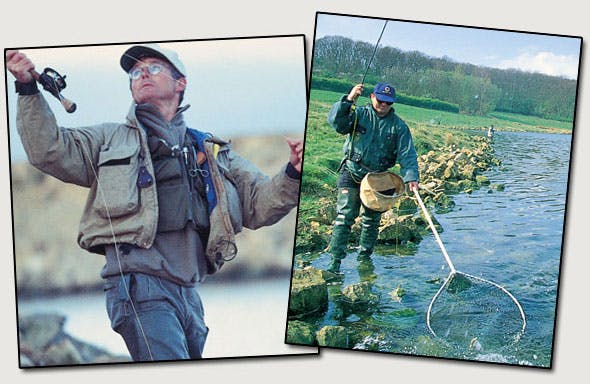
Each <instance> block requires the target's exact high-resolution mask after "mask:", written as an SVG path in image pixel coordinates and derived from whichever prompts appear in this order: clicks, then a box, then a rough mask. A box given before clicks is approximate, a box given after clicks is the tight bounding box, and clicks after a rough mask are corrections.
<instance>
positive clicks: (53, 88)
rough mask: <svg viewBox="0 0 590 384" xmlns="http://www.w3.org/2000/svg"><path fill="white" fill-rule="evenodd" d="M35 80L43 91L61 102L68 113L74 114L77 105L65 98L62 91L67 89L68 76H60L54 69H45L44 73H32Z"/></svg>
mask: <svg viewBox="0 0 590 384" xmlns="http://www.w3.org/2000/svg"><path fill="white" fill-rule="evenodd" d="M30 74H31V75H32V76H33V78H34V79H35V80H36V81H37V82H38V83H39V84H41V85H42V86H43V89H44V90H46V91H47V92H49V93H51V94H52V95H53V96H54V97H55V98H56V99H58V100H59V102H60V103H61V105H62V106H63V107H64V109H65V110H66V112H68V113H73V112H74V111H75V110H76V103H74V102H73V101H71V100H69V99H67V98H65V97H64V96H63V95H62V94H61V91H63V90H64V89H65V87H66V76H65V75H64V76H62V75H60V74H59V73H58V72H57V71H56V70H55V69H53V68H45V69H44V70H43V72H42V73H39V72H37V71H35V70H34V69H33V70H31V71H30Z"/></svg>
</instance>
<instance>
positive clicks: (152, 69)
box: [129, 63, 164, 80]
mask: <svg viewBox="0 0 590 384" xmlns="http://www.w3.org/2000/svg"><path fill="white" fill-rule="evenodd" d="M144 68H146V69H147V71H148V73H149V74H150V75H157V74H158V73H160V72H162V70H163V69H164V66H163V65H162V64H158V63H152V64H148V65H144V66H142V67H137V68H134V69H132V70H131V71H129V78H130V79H131V80H137V79H139V78H140V77H141V75H142V74H143V69H144Z"/></svg>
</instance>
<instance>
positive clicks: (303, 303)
mask: <svg viewBox="0 0 590 384" xmlns="http://www.w3.org/2000/svg"><path fill="white" fill-rule="evenodd" d="M327 306H328V289H327V285H326V281H325V280H324V278H323V275H322V271H320V270H318V269H315V268H313V267H307V268H305V269H296V270H294V271H293V278H292V281H291V297H290V300H289V317H297V316H302V315H305V314H311V313H315V312H319V311H322V310H324V309H326V308H327Z"/></svg>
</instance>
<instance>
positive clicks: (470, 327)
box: [414, 189, 526, 351]
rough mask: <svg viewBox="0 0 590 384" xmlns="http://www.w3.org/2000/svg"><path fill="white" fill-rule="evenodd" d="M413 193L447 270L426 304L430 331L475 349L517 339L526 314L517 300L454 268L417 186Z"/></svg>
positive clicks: (500, 288) (480, 279)
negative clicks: (441, 282)
mask: <svg viewBox="0 0 590 384" xmlns="http://www.w3.org/2000/svg"><path fill="white" fill-rule="evenodd" d="M414 195H415V196H416V199H417V200H418V204H419V205H420V208H422V212H423V213H424V216H425V217H426V221H427V222H428V225H429V226H430V229H431V230H432V233H433V234H434V237H435V239H436V242H437V243H438V245H439V247H440V249H441V251H442V254H443V256H444V258H445V261H446V262H447V265H448V266H449V269H450V273H449V276H448V277H447V279H446V281H445V282H444V284H443V285H442V286H441V287H440V288H439V290H438V291H437V292H436V294H435V295H434V297H433V298H432V301H431V302H430V305H429V306H428V312H427V314H426V323H427V325H428V329H429V330H430V332H431V333H432V334H433V335H435V336H437V337H440V338H442V339H444V340H446V341H448V342H451V343H453V344H456V345H458V346H461V347H467V348H469V349H473V350H476V351H482V350H490V349H496V347H503V346H506V345H509V344H512V343H515V342H517V341H518V340H520V337H521V336H522V334H523V333H524V329H525V327H526V317H525V314H524V311H523V309H522V306H521V305H520V303H519V302H518V300H516V298H515V297H514V296H513V295H512V294H511V293H510V292H508V290H507V289H506V288H504V287H502V286H500V285H498V284H496V283H494V282H492V281H489V280H486V279H483V278H481V277H477V276H473V275H469V274H467V273H463V272H459V271H457V270H456V269H455V266H454V265H453V262H452V261H451V258H450V257H449V255H448V253H447V250H446V249H445V246H444V244H443V243H442V240H441V239H440V236H439V235H438V231H437V230H436V227H435V226H434V223H433V222H432V219H431V218H430V215H429V214H428V211H427V210H426V207H425V206H424V202H423V201H422V198H420V194H419V193H418V190H417V189H414Z"/></svg>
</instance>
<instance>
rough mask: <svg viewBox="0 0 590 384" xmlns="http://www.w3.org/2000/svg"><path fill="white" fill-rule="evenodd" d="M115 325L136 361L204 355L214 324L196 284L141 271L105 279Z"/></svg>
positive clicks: (109, 309)
mask: <svg viewBox="0 0 590 384" xmlns="http://www.w3.org/2000/svg"><path fill="white" fill-rule="evenodd" d="M105 292H106V306H107V312H108V315H109V318H110V320H111V327H112V328H113V330H115V332H117V333H119V334H120V335H121V336H122V337H123V340H125V344H126V345H127V349H128V350H129V353H130V354H131V357H132V358H133V360H134V361H151V360H158V361H164V360H181V359H200V358H201V357H202V353H203V348H204V346H205V340H206V339H207V334H208V332H209V329H208V328H207V326H206V325H205V321H204V312H203V304H202V302H201V298H200V297H199V294H198V293H197V290H196V289H195V288H194V287H184V286H181V285H179V284H176V283H173V282H171V281H168V280H165V279H162V278H159V277H155V276H151V275H146V274H142V273H128V274H125V275H124V276H122V277H121V276H119V277H112V278H109V279H107V281H106V283H105Z"/></svg>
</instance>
